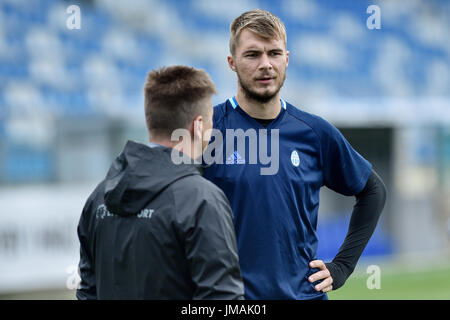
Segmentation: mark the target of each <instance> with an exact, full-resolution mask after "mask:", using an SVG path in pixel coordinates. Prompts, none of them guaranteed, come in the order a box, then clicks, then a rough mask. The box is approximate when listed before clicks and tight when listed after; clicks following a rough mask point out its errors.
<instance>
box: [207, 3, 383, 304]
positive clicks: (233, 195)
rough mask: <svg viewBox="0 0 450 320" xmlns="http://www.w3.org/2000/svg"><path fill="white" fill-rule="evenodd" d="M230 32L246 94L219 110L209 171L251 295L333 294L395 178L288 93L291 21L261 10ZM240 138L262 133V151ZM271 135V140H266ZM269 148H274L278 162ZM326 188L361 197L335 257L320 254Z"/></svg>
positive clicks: (232, 60) (259, 137) (234, 61)
mask: <svg viewBox="0 0 450 320" xmlns="http://www.w3.org/2000/svg"><path fill="white" fill-rule="evenodd" d="M230 31H231V37H230V52H231V55H230V56H228V64H229V66H230V68H231V69H232V70H233V71H235V72H236V74H237V77H238V88H237V94H236V96H234V97H232V98H230V99H228V100H227V101H225V102H224V103H222V104H219V105H217V106H216V107H215V108H214V125H213V126H214V128H215V129H216V130H218V132H220V133H221V135H222V136H223V137H226V138H227V141H226V143H225V138H223V143H221V144H219V143H214V141H216V139H217V137H216V135H213V140H212V143H211V144H210V146H209V149H211V148H212V146H213V145H214V146H215V147H216V148H217V149H216V150H213V151H211V150H210V152H209V153H210V154H211V155H213V156H214V158H215V159H214V161H210V162H207V163H208V164H209V167H207V168H206V170H205V172H204V177H206V178H207V179H209V180H211V181H212V182H214V183H215V184H216V185H217V186H219V187H220V188H221V189H222V190H223V191H224V193H225V194H226V196H227V197H228V199H229V201H230V203H231V207H232V209H233V213H234V223H235V229H236V237H237V245H238V253H239V261H240V262H239V263H240V266H241V272H242V276H243V280H244V287H245V297H246V298H247V299H327V298H328V297H327V294H326V292H328V291H330V290H336V289H338V288H340V287H341V286H342V285H343V284H344V283H345V281H346V279H347V278H348V277H349V276H350V274H351V273H352V272H353V270H354V268H355V266H356V264H357V262H358V259H359V257H360V256H361V254H362V252H363V250H364V248H365V246H366V244H367V242H368V241H369V239H370V237H371V235H372V233H373V231H374V230H375V227H376V225H377V222H378V219H379V216H380V214H381V211H382V210H383V207H384V204H385V200H386V189H385V186H384V184H383V182H382V181H381V179H380V177H379V176H378V175H377V173H375V172H374V171H373V169H372V165H371V164H370V163H369V162H368V161H367V160H365V159H364V158H363V157H362V156H361V155H359V154H358V153H357V152H356V151H355V150H354V149H353V148H352V147H351V145H350V144H349V143H348V142H347V140H346V139H345V138H344V137H343V136H342V134H341V133H340V132H339V131H338V130H337V129H336V128H335V127H334V126H333V125H331V124H330V123H328V122H327V121H325V120H324V119H322V118H320V117H319V116H316V115H313V114H309V113H306V112H304V111H301V110H300V109H297V108H296V107H294V106H293V105H291V104H290V103H288V102H286V101H284V100H283V99H281V98H280V88H281V87H282V86H283V83H284V80H285V78H286V68H287V66H288V63H289V51H287V49H286V31H285V27H284V25H283V23H282V22H281V20H280V19H279V18H278V17H276V16H274V15H273V14H271V13H270V12H267V11H264V10H259V9H258V10H253V11H249V12H245V13H243V14H242V15H241V16H239V17H238V18H236V19H235V20H234V21H233V22H232V24H231V28H230ZM227 130H228V131H227ZM233 130H234V133H233ZM239 131H240V133H239ZM243 132H244V134H242V133H243ZM227 134H228V135H230V134H235V136H233V137H232V139H228V138H229V137H227ZM239 137H240V138H241V141H240V142H242V141H244V142H245V141H250V140H251V139H252V138H255V137H256V140H257V141H259V147H258V149H259V151H258V152H259V153H258V154H257V155H255V150H256V148H255V146H252V145H251V142H250V143H247V144H245V147H244V149H242V147H241V149H240V150H239V149H237V150H236V148H235V147H234V144H230V141H231V142H232V143H234V140H236V139H237V140H239ZM264 141H270V143H268V146H266V147H265V148H261V146H262V144H261V142H264ZM254 142H255V140H254V141H253V144H254ZM218 145H219V147H217V146H218ZM230 145H231V146H232V147H231V148H230ZM237 145H238V148H239V142H238V143H237ZM230 149H231V150H230ZM263 149H264V150H266V151H267V154H269V153H271V163H270V165H271V167H270V168H269V167H268V165H267V164H268V159H267V157H265V158H264V159H263V158H262V155H264V150H263ZM252 152H253V154H252ZM242 153H245V154H242ZM252 157H253V159H251V158H252ZM255 157H257V158H258V161H255ZM263 160H264V161H263ZM275 162H276V163H275ZM264 170H266V171H264ZM322 186H327V187H328V188H330V189H331V190H334V191H335V192H338V193H340V194H343V195H346V196H355V197H356V204H355V206H354V208H353V212H352V215H351V219H350V225H349V229H348V233H347V236H346V238H345V240H344V243H343V244H342V246H341V247H340V250H339V252H338V253H337V255H336V257H335V258H334V259H333V261H331V262H329V263H324V262H323V261H322V260H318V259H317V256H316V251H317V244H318V238H317V233H316V227H317V212H318V208H319V191H320V188H321V187H322Z"/></svg>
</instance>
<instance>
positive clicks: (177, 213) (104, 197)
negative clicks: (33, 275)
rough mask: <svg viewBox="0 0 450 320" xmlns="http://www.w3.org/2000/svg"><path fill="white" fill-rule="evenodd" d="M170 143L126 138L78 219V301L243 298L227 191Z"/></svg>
mask: <svg viewBox="0 0 450 320" xmlns="http://www.w3.org/2000/svg"><path fill="white" fill-rule="evenodd" d="M172 151H173V149H170V148H166V147H163V146H157V147H149V146H146V145H143V144H139V143H135V142H131V141H128V142H127V144H126V146H125V148H124V150H123V152H122V153H121V154H120V155H119V156H118V157H117V158H116V159H115V161H114V162H113V164H112V165H111V168H110V170H109V172H108V174H107V176H106V178H105V179H104V180H103V181H102V182H101V183H100V184H99V185H98V186H97V188H96V189H95V190H94V192H93V193H92V194H91V196H90V197H89V199H88V200H87V202H86V204H85V206H84V209H83V212H82V215H81V218H80V221H79V225H78V237H79V240H80V263H79V273H80V276H81V283H80V286H79V289H78V290H77V298H78V299H242V298H243V294H244V289H243V284H242V277H241V272H240V269H239V261H238V255H237V248H236V238H235V233H234V232H235V231H234V226H233V216H232V212H231V209H230V206H229V203H228V200H227V198H226V196H225V195H224V194H223V192H222V191H221V190H220V189H219V188H218V187H216V186H215V185H214V184H212V183H211V182H209V181H207V180H206V179H204V178H203V177H202V176H201V174H200V168H199V167H198V166H196V165H194V164H179V165H175V164H174V163H173V161H172V160H171V152H172Z"/></svg>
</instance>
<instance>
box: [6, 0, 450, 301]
mask: <svg viewBox="0 0 450 320" xmlns="http://www.w3.org/2000/svg"><path fill="white" fill-rule="evenodd" d="M71 5H77V6H78V8H79V9H80V11H79V18H80V20H79V21H78V22H79V24H78V25H77V21H76V20H74V19H77V17H76V14H77V12H76V11H72V9H71V8H69V6H71ZM370 5H377V6H378V7H379V9H380V16H379V17H380V25H379V27H380V28H379V29H376V28H375V29H370V28H369V27H368V25H369V26H370V25H371V24H370V22H369V23H368V21H367V20H368V19H369V21H372V22H373V20H371V18H370V17H371V15H372V14H373V12H371V11H369V13H368V12H367V8H368V7H369V6H370ZM255 8H261V9H266V10H269V11H271V12H273V13H274V14H276V15H278V16H279V17H280V18H281V19H282V20H283V21H284V23H285V25H286V29H287V36H288V42H287V46H288V50H290V64H289V67H288V72H287V80H286V82H285V86H284V87H283V89H282V97H283V98H284V99H285V100H287V101H288V102H290V103H292V104H294V105H295V106H297V107H299V108H301V109H303V110H305V111H307V112H311V113H314V114H317V115H320V116H322V117H324V118H325V119H327V120H328V121H330V122H331V123H333V124H334V125H335V126H337V127H338V128H339V129H340V130H341V132H342V133H343V134H344V136H345V137H346V138H347V139H348V140H349V141H350V143H351V144H352V145H353V146H354V148H355V149H356V150H358V151H359V152H360V153H361V154H362V155H363V156H364V157H365V158H366V159H368V160H369V161H370V162H372V164H373V165H374V168H375V170H376V171H377V172H378V173H379V174H380V175H381V176H382V178H383V179H384V181H385V183H386V186H387V188H388V190H389V195H388V201H387V204H386V207H385V209H384V213H383V215H382V218H381V221H380V223H379V226H378V227H377V230H376V231H375V233H374V235H373V237H372V239H371V240H370V242H369V244H368V246H367V248H366V250H365V251H364V253H363V256H362V258H361V260H360V263H359V265H358V267H357V269H356V270H355V273H354V275H352V277H351V278H350V279H349V280H348V281H347V284H346V286H345V287H343V288H342V289H340V290H337V291H336V292H332V293H331V294H330V299H450V220H449V219H450V39H449V38H450V37H449V34H450V1H446V0H427V1H425V0H423V1H419V0H417V1H416V0H411V1H407V2H406V1H400V0H397V1H396V0H384V1H375V0H373V1H365V0H361V1H351V0H339V1H338V0H335V1H333V0H320V1H319V0H285V1H269V0H228V1H221V0H217V1H216V0H189V1H184V0H183V1H181V0H180V1H176V0H169V1H162V0H161V1H159V0H149V1H144V0H142V1H141V0H128V1H114V0H90V1H87V0H86V1H54V0H0V298H3V299H73V298H74V292H75V291H74V288H75V287H76V281H77V274H76V269H77V264H78V259H79V244H78V239H77V235H76V227H77V224H78V219H79V217H80V214H81V210H82V208H83V206H84V202H85V201H86V199H87V197H88V196H89V194H90V193H91V192H92V190H93V189H94V188H95V186H96V185H97V183H99V182H100V180H101V179H102V178H103V177H104V176H105V174H106V172H107V170H108V168H109V165H110V163H111V161H112V160H113V159H114V158H115V157H116V156H117V155H118V154H119V152H120V151H121V149H122V147H123V145H124V143H125V142H126V141H127V140H135V141H139V142H143V143H146V142H147V141H148V139H147V132H146V128H145V120H144V107H143V85H144V81H145V77H146V74H147V72H148V71H150V70H151V69H154V68H158V67H161V66H168V65H173V64H186V65H190V66H194V67H197V68H202V69H205V70H206V71H207V72H208V73H209V74H210V75H211V77H212V79H213V81H214V82H215V83H216V85H217V88H218V91H219V93H218V95H217V96H215V97H214V103H215V104H216V103H220V102H223V101H224V100H225V99H227V98H229V97H231V96H233V95H234V94H235V91H236V83H237V80H236V76H235V74H234V73H233V72H232V71H230V70H229V68H228V65H227V62H226V57H227V55H228V40H229V25H230V23H231V21H232V20H233V19H234V18H235V17H237V16H238V15H240V14H241V13H242V12H244V11H246V10H250V9H255ZM68 9H69V10H68ZM74 27H75V28H74ZM77 27H79V28H77ZM353 205H354V198H353V197H343V196H340V195H337V194H335V193H333V192H331V191H329V190H327V189H326V188H324V189H323V190H322V193H321V206H320V213H319V217H320V219H319V225H318V233H319V252H318V258H319V259H323V260H325V261H327V260H331V259H332V258H333V257H334V255H335V254H336V253H337V251H338V249H339V247H340V244H341V243H342V241H343V239H344V237H345V234H346V231H347V226H348V222H349V218H350V213H351V210H352V207H353ZM370 265H376V266H378V267H379V271H380V276H381V277H380V280H381V281H380V283H379V286H378V287H379V289H376V288H375V289H370V288H369V287H370V285H368V282H370V281H372V280H373V278H370V277H373V276H376V274H373V273H371V271H370V270H372V269H371V268H368V266H370ZM370 279H372V280H370Z"/></svg>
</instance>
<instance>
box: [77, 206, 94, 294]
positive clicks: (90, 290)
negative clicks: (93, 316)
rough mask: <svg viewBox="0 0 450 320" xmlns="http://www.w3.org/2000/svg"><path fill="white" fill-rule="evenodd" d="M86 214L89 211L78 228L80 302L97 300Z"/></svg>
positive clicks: (82, 216)
mask: <svg viewBox="0 0 450 320" xmlns="http://www.w3.org/2000/svg"><path fill="white" fill-rule="evenodd" d="M86 212H87V210H83V213H82V215H81V218H80V222H79V223H78V228H77V233H78V239H79V241H80V263H79V265H78V272H79V274H80V277H81V282H80V286H79V288H78V289H77V293H76V296H77V299H78V300H94V299H97V288H96V281H95V269H94V262H93V257H92V253H91V252H90V250H89V248H90V246H89V231H88V228H87V226H86V224H87V223H88V219H87V217H86Z"/></svg>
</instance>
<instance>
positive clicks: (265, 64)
mask: <svg viewBox="0 0 450 320" xmlns="http://www.w3.org/2000/svg"><path fill="white" fill-rule="evenodd" d="M259 69H272V63H271V62H270V59H269V56H268V55H267V53H265V52H264V53H263V54H262V55H261V59H260V61H259Z"/></svg>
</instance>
